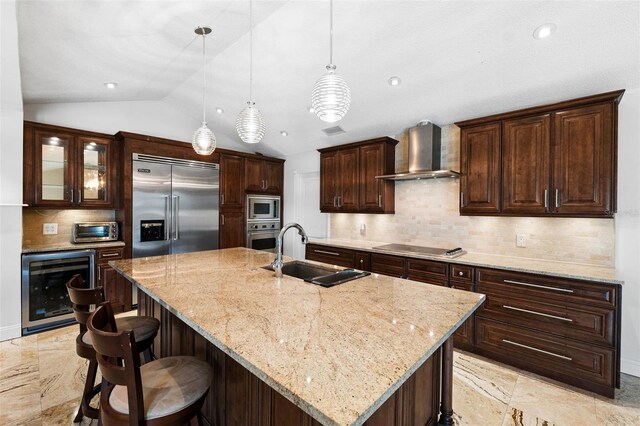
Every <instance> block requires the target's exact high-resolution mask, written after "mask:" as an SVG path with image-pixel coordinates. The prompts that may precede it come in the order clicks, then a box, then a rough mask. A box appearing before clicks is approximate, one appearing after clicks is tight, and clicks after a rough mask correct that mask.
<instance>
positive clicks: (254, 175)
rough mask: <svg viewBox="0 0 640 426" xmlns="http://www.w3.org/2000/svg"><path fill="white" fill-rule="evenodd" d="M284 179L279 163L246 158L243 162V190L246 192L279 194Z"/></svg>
mask: <svg viewBox="0 0 640 426" xmlns="http://www.w3.org/2000/svg"><path fill="white" fill-rule="evenodd" d="M283 179H284V170H283V164H282V163H281V162H275V161H269V160H262V159H256V158H247V159H246V161H245V189H246V191H247V192H253V193H267V194H280V193H281V192H282V181H283Z"/></svg>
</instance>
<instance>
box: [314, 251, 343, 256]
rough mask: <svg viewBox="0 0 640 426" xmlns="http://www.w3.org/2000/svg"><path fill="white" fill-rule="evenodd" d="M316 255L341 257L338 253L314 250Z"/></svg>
mask: <svg viewBox="0 0 640 426" xmlns="http://www.w3.org/2000/svg"><path fill="white" fill-rule="evenodd" d="M313 251H314V252H315V253H322V254H330V255H331V256H340V253H336V252H333V251H324V250H313Z"/></svg>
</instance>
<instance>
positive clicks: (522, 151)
mask: <svg viewBox="0 0 640 426" xmlns="http://www.w3.org/2000/svg"><path fill="white" fill-rule="evenodd" d="M550 155H551V115H550V114H544V115H540V116H535V117H527V118H519V119H514V120H507V121H505V122H504V123H503V124H502V211H503V212H504V213H524V214H529V213H535V214H543V213H547V212H549V192H550V185H551V183H550V178H551V160H550Z"/></svg>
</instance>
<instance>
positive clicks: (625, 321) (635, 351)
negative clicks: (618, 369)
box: [615, 89, 640, 377]
mask: <svg viewBox="0 0 640 426" xmlns="http://www.w3.org/2000/svg"><path fill="white" fill-rule="evenodd" d="M638 117H640V89H634V90H629V91H627V92H626V93H625V94H624V97H623V98H622V101H621V102H620V109H619V115H618V123H619V127H618V142H619V143H618V213H617V214H616V219H615V223H616V262H615V264H616V272H617V273H618V275H619V277H620V279H622V280H624V282H625V284H624V287H623V289H622V371H624V372H626V373H629V374H633V375H634V376H638V377H640V278H638V277H639V275H638V265H640V179H639V178H638V168H639V166H640V140H639V139H640V121H639V120H638Z"/></svg>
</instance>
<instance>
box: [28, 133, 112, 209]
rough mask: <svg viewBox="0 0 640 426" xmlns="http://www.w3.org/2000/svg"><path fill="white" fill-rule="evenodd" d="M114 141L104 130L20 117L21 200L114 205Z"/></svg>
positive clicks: (59, 204) (41, 204)
mask: <svg viewBox="0 0 640 426" xmlns="http://www.w3.org/2000/svg"><path fill="white" fill-rule="evenodd" d="M114 143H115V141H114V139H113V138H112V137H110V136H108V135H101V134H98V133H90V132H86V133H85V132H80V131H75V130H73V129H66V128H62V127H56V126H48V125H40V124H35V123H29V122H25V125H24V158H23V160H24V188H23V197H24V200H25V202H26V203H27V204H29V205H30V206H35V207H52V208H69V207H73V208H113V207H114V203H115V188H116V187H117V184H116V183H115V181H114V180H115V173H114V170H113V169H114V167H115V161H114V155H115V152H116V150H115V149H114Z"/></svg>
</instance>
